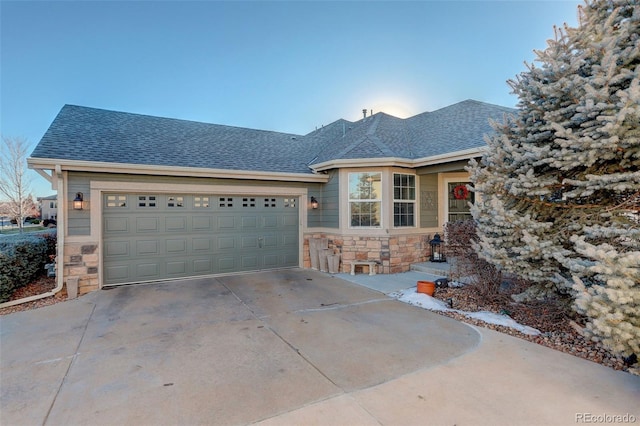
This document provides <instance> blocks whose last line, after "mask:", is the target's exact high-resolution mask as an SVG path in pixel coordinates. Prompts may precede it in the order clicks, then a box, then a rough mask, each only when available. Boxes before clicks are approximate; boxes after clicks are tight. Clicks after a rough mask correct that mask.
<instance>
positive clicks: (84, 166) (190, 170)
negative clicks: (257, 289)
mask: <svg viewBox="0 0 640 426" xmlns="http://www.w3.org/2000/svg"><path fill="white" fill-rule="evenodd" d="M27 165H28V166H29V168H31V169H45V170H53V169H55V168H56V166H58V167H61V169H62V170H66V171H77V172H95V173H130V174H145V175H156V176H188V177H207V178H221V179H252V180H274V181H276V180H277V181H292V182H319V183H324V182H328V181H329V176H328V175H324V174H305V173H284V172H261V171H255V170H224V169H203V168H197V167H172V166H162V168H159V166H156V165H146V164H128V163H105V162H98V161H74V160H60V159H51V158H33V157H31V158H28V159H27Z"/></svg>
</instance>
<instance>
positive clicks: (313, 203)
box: [311, 195, 318, 209]
mask: <svg viewBox="0 0 640 426" xmlns="http://www.w3.org/2000/svg"><path fill="white" fill-rule="evenodd" d="M311 208H312V209H317V208H318V200H316V197H314V196H313V195H312V196H311Z"/></svg>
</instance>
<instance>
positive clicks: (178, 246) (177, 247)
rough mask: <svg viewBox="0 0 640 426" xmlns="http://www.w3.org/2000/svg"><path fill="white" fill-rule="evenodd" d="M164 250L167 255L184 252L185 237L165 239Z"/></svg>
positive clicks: (185, 245) (185, 250)
mask: <svg viewBox="0 0 640 426" xmlns="http://www.w3.org/2000/svg"><path fill="white" fill-rule="evenodd" d="M165 250H166V253H167V254H169V255H176V254H186V253H187V240H186V238H178V239H171V240H165Z"/></svg>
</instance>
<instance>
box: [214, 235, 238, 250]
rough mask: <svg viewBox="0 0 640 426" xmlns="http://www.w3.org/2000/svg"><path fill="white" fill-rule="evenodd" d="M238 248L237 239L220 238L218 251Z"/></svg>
mask: <svg viewBox="0 0 640 426" xmlns="http://www.w3.org/2000/svg"><path fill="white" fill-rule="evenodd" d="M234 248H236V237H218V250H233V249H234Z"/></svg>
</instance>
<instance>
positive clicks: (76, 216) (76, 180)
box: [67, 174, 91, 235]
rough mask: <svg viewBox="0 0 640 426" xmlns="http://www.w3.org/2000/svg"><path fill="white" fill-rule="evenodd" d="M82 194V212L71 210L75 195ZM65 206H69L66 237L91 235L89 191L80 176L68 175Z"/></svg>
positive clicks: (87, 184) (87, 183)
mask: <svg viewBox="0 0 640 426" xmlns="http://www.w3.org/2000/svg"><path fill="white" fill-rule="evenodd" d="M78 192H82V195H83V199H84V202H83V205H84V208H83V209H82V210H74V209H73V199H74V198H76V193H78ZM67 206H69V209H68V211H69V213H68V214H69V216H68V217H69V221H68V228H67V234H68V235H89V234H91V220H90V218H89V216H90V211H91V191H90V188H89V181H88V180H87V179H84V178H83V177H82V176H77V175H72V174H69V181H68V183H67Z"/></svg>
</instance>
